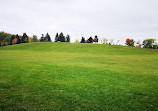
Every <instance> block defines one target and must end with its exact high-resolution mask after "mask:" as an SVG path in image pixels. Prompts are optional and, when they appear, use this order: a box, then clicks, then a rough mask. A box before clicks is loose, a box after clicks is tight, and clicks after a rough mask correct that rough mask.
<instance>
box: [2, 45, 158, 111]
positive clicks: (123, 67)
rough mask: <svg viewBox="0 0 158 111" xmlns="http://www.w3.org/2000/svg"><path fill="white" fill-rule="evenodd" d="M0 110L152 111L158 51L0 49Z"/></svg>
mask: <svg viewBox="0 0 158 111" xmlns="http://www.w3.org/2000/svg"><path fill="white" fill-rule="evenodd" d="M0 110H4V111H19V110H20V111H27V110H28V111H35V110H38V111H41V110H45V111H52V110H57V111H62V110H63V111H71V110H76V111H79V110H87V111H90V110H98V111H100V110H107V111H130V110H133V111H156V110H158V50H153V49H141V48H134V47H123V46H109V45H103V44H71V43H26V44H19V45H12V46H7V47H0Z"/></svg>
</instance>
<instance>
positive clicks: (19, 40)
mask: <svg viewBox="0 0 158 111" xmlns="http://www.w3.org/2000/svg"><path fill="white" fill-rule="evenodd" d="M16 38H17V44H20V43H21V39H20V37H19V35H18V34H17V35H16Z"/></svg>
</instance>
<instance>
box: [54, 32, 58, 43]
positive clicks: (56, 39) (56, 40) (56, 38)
mask: <svg viewBox="0 0 158 111" xmlns="http://www.w3.org/2000/svg"><path fill="white" fill-rule="evenodd" d="M58 41H59V35H58V33H56V35H55V41H54V42H58Z"/></svg>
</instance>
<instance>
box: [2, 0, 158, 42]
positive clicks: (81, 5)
mask: <svg viewBox="0 0 158 111" xmlns="http://www.w3.org/2000/svg"><path fill="white" fill-rule="evenodd" d="M0 2H1V4H0V30H1V31H6V32H10V33H15V34H16V33H19V34H22V33H23V32H27V33H28V34H29V35H30V36H31V35H33V34H36V35H38V36H39V37H40V36H41V34H42V33H46V32H49V33H50V34H51V36H52V39H53V40H54V36H55V33H56V32H61V31H62V32H64V33H65V34H70V35H71V38H72V40H73V41H74V40H75V39H80V38H81V37H82V36H84V37H86V38H88V37H89V36H94V35H96V34H97V35H98V36H99V37H100V39H101V38H103V37H106V38H109V39H110V38H113V39H115V40H116V41H117V40H121V41H122V43H124V41H125V39H126V38H134V39H136V40H138V39H139V40H143V39H146V38H158V31H157V30H158V15H157V13H158V7H157V4H158V1H157V0H139V1H138V0H93V1H92V0H79V1H78V0H0Z"/></svg>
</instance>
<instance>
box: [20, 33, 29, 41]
mask: <svg viewBox="0 0 158 111" xmlns="http://www.w3.org/2000/svg"><path fill="white" fill-rule="evenodd" d="M21 42H22V43H28V42H29V37H28V36H27V35H26V33H24V34H23V36H22V38H21Z"/></svg>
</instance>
